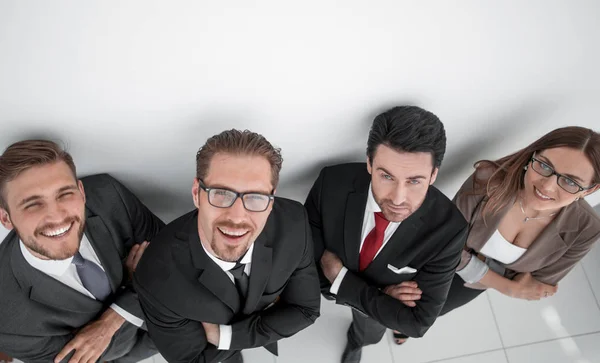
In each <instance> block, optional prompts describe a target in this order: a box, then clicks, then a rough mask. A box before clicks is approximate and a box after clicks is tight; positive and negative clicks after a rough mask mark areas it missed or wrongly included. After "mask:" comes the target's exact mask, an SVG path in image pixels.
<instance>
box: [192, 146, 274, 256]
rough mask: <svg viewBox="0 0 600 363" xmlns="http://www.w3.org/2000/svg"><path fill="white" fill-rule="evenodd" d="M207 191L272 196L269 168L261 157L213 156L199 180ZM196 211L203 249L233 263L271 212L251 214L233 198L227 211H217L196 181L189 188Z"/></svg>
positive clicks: (259, 231)
mask: <svg viewBox="0 0 600 363" xmlns="http://www.w3.org/2000/svg"><path fill="white" fill-rule="evenodd" d="M203 182H204V185H206V187H208V188H220V189H228V190H231V191H234V192H238V193H244V192H246V193H247V192H254V193H260V194H267V195H269V194H272V192H274V191H273V188H274V187H273V185H272V184H271V165H270V164H269V162H268V160H267V159H266V158H264V157H262V156H241V155H234V154H228V153H217V154H215V155H214V156H213V157H212V160H211V162H210V166H209V168H208V173H207V174H206V177H205V178H204V179H203ZM192 196H193V198H194V204H195V205H196V207H197V208H198V234H199V236H200V241H201V242H202V245H203V246H204V248H206V249H207V250H208V251H209V252H210V253H212V254H213V255H214V256H216V257H218V258H220V259H221V260H223V261H231V262H233V261H237V260H239V259H240V257H242V256H243V255H244V254H245V253H246V251H247V250H248V248H250V246H251V245H252V243H254V241H255V240H256V238H257V237H258V236H259V235H260V233H261V232H262V230H263V228H264V227H265V224H266V223H267V219H268V218H269V214H270V213H271V210H272V208H273V203H270V204H269V206H268V208H267V210H265V211H263V212H251V211H248V210H246V209H245V208H244V205H243V203H242V200H241V199H240V198H237V199H236V201H235V202H234V204H233V205H232V206H231V207H229V208H218V207H214V206H212V205H211V204H210V203H209V202H208V194H207V193H206V191H205V190H203V189H202V188H200V184H199V182H198V179H195V180H194V186H193V187H192Z"/></svg>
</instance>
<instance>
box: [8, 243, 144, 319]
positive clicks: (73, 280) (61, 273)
mask: <svg viewBox="0 0 600 363" xmlns="http://www.w3.org/2000/svg"><path fill="white" fill-rule="evenodd" d="M19 244H20V246H21V253H22V254H23V257H24V258H25V261H27V263H29V264H30V265H31V267H33V268H35V269H36V270H39V271H40V272H42V273H44V274H46V275H48V276H50V277H52V278H53V279H55V280H57V281H59V282H61V283H63V284H65V285H67V286H68V287H70V288H72V289H73V290H75V291H78V292H79V293H81V294H83V295H85V296H87V297H89V298H91V299H94V300H95V299H96V298H95V297H94V295H92V293H91V292H89V291H88V290H87V289H86V288H85V287H83V283H81V279H80V278H79V274H77V267H76V266H75V265H74V264H72V263H71V261H73V257H69V258H67V259H65V260H42V259H40V258H37V257H35V256H34V255H33V254H32V253H31V252H29V250H28V249H27V247H25V245H24V244H23V242H22V241H21V240H19ZM79 253H80V254H81V256H82V257H83V258H85V259H86V260H89V261H92V262H94V263H95V264H97V265H98V266H100V268H101V269H102V270H103V271H104V267H103V266H102V264H101V263H100V260H99V259H98V256H97V255H96V252H95V251H94V248H93V247H92V245H91V244H90V241H89V240H88V239H87V237H86V235H83V238H82V239H81V244H80V246H79ZM110 308H111V309H113V310H114V311H115V312H116V313H117V314H119V315H121V316H122V317H123V319H125V320H127V321H128V322H130V323H131V324H133V325H135V326H137V327H141V326H142V324H144V321H143V320H142V319H140V318H138V317H137V316H135V315H133V314H131V313H129V312H127V311H125V310H124V309H122V308H121V307H119V306H118V305H116V304H112V305H111V306H110Z"/></svg>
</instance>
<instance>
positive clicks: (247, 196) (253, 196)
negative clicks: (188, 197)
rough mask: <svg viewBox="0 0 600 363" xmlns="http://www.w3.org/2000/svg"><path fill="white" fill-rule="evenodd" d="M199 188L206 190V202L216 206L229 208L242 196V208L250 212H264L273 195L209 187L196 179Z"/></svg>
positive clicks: (273, 197)
mask: <svg viewBox="0 0 600 363" xmlns="http://www.w3.org/2000/svg"><path fill="white" fill-rule="evenodd" d="M198 182H199V184H200V188H202V190H204V191H205V192H206V195H207V196H208V203H210V205H212V206H213V207H217V208H229V207H231V206H232V205H233V203H235V201H236V200H237V199H238V198H242V204H243V205H244V208H246V210H248V211H250V212H264V211H266V210H267V208H269V204H270V203H271V201H272V200H273V199H275V196H274V195H272V194H261V193H238V192H234V191H233V190H229V189H221V188H209V187H207V186H206V185H204V182H203V181H202V180H201V179H198Z"/></svg>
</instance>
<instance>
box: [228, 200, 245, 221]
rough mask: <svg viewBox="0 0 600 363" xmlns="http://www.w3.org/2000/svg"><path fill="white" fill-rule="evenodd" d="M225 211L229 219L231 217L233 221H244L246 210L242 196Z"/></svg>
mask: <svg viewBox="0 0 600 363" xmlns="http://www.w3.org/2000/svg"><path fill="white" fill-rule="evenodd" d="M227 212H228V213H227V215H228V217H229V219H231V220H232V221H233V222H241V221H244V220H245V219H246V214H247V211H246V208H244V203H243V202H242V198H238V199H236V201H235V202H234V203H233V205H232V206H231V207H229V210H228V211H227Z"/></svg>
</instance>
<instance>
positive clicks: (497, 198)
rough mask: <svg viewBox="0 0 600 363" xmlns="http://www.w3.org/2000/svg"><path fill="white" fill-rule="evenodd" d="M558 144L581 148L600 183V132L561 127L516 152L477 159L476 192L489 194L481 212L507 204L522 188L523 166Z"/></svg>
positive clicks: (491, 212) (497, 209)
mask: <svg viewBox="0 0 600 363" xmlns="http://www.w3.org/2000/svg"><path fill="white" fill-rule="evenodd" d="M557 147H568V148H572V149H576V150H581V151H582V152H583V153H584V154H585V155H586V156H587V158H588V159H589V161H590V162H591V163H592V165H593V167H594V177H593V179H592V185H594V184H599V183H600V134H598V133H597V132H595V131H593V130H591V129H588V128H585V127H579V126H568V127H562V128H559V129H556V130H553V131H550V132H549V133H547V134H546V135H544V136H542V137H541V138H539V139H538V140H536V141H534V142H533V143H532V144H530V145H529V146H527V147H525V148H524V149H521V150H519V151H517V152H516V153H514V154H511V155H508V156H505V157H503V158H501V159H498V160H496V161H490V160H480V161H478V162H477V163H475V168H476V171H475V177H474V185H475V188H474V193H475V194H479V195H485V196H486V197H487V203H486V204H485V206H484V207H483V209H482V215H483V216H489V215H492V214H494V213H496V212H498V211H499V210H501V209H502V208H504V207H506V206H507V205H508V203H510V201H511V200H512V199H513V198H514V197H515V196H516V195H517V193H518V192H519V190H521V189H523V187H524V182H523V181H524V177H525V169H524V166H525V165H527V164H528V163H529V161H530V160H531V157H532V156H533V154H534V153H535V152H539V151H542V150H546V149H552V148H557ZM490 174H491V175H490ZM586 187H587V185H586Z"/></svg>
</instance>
